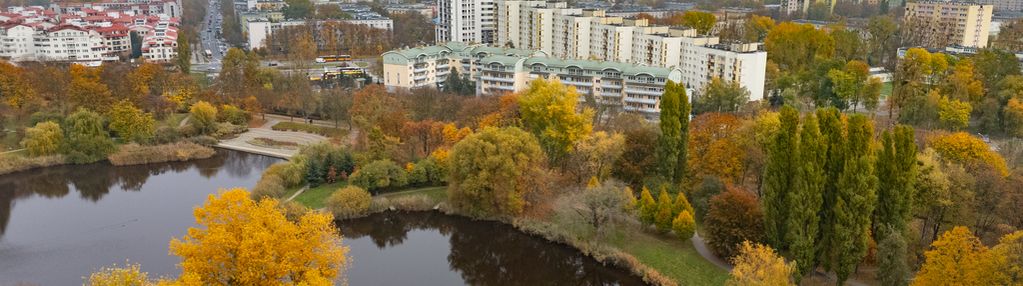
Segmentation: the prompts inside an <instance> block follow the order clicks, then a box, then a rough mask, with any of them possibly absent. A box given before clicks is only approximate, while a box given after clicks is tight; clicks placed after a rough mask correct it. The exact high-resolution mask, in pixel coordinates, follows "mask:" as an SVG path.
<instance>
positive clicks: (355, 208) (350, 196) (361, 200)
mask: <svg viewBox="0 0 1023 286" xmlns="http://www.w3.org/2000/svg"><path fill="white" fill-rule="evenodd" d="M372 201H373V197H372V196H371V195H370V194H369V192H367V191H366V190H365V189H363V188H360V187H356V186H346V187H343V188H341V189H338V190H336V191H334V193H333V194H330V196H329V197H327V200H326V202H325V207H326V208H327V210H330V212H331V213H332V214H334V218H337V219H346V218H352V217H355V216H358V215H362V214H365V213H366V212H367V211H369V206H370V203H372Z"/></svg>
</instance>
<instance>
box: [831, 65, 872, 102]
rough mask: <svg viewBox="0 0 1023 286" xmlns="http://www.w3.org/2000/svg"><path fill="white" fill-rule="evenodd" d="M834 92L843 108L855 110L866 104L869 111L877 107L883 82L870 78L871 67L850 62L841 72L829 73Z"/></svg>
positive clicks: (837, 70) (834, 70) (833, 71)
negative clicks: (850, 107)
mask: <svg viewBox="0 0 1023 286" xmlns="http://www.w3.org/2000/svg"><path fill="white" fill-rule="evenodd" d="M828 79H830V80H831V82H832V84H833V87H832V91H833V92H834V93H835V95H837V96H838V99H840V100H841V101H842V106H849V105H851V106H852V109H853V110H856V109H857V107H859V105H860V103H865V104H866V106H867V109H871V110H872V109H873V108H875V107H877V101H878V97H880V94H881V82H880V81H879V80H877V79H875V78H873V77H870V66H868V65H867V63H865V62H862V61H857V60H853V61H849V62H848V63H846V64H845V67H844V68H842V69H841V70H839V69H832V70H830V71H828Z"/></svg>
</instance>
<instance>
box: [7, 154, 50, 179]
mask: <svg viewBox="0 0 1023 286" xmlns="http://www.w3.org/2000/svg"><path fill="white" fill-rule="evenodd" d="M65 163H66V162H65V161H64V156H61V155H52V156H40V157H28V156H25V154H23V152H15V153H8V154H2V155H0V175H4V174H10V173H14V172H20V171H25V170H29V169H34V168H42V167H52V166H57V165H63V164H65Z"/></svg>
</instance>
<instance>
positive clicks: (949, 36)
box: [904, 1, 994, 48]
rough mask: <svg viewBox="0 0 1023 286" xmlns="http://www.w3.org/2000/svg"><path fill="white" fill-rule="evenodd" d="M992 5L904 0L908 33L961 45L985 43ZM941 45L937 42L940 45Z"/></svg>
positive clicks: (980, 46)
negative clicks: (931, 36)
mask: <svg viewBox="0 0 1023 286" xmlns="http://www.w3.org/2000/svg"><path fill="white" fill-rule="evenodd" d="M993 8H994V7H993V6H992V5H981V4H977V3H973V2H961V1H918V2H909V3H906V14H905V20H904V22H906V25H907V26H909V27H911V28H912V29H915V31H912V32H911V33H920V34H921V35H933V36H934V37H938V38H940V39H943V40H947V41H948V42H947V43H940V44H944V45H958V46H964V47H975V48H984V47H987V44H988V43H987V42H988V36H989V32H990V29H991V14H992V11H993ZM944 45H941V46H944Z"/></svg>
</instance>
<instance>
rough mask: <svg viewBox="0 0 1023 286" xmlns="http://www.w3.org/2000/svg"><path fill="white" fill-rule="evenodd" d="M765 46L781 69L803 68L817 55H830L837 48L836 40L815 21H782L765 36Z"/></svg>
mask: <svg viewBox="0 0 1023 286" xmlns="http://www.w3.org/2000/svg"><path fill="white" fill-rule="evenodd" d="M764 49H766V50H767V55H768V57H769V59H770V60H771V61H773V62H775V63H777V64H778V66H779V67H781V68H782V69H785V70H801V69H803V68H805V67H809V66H811V65H812V64H813V62H814V60H815V59H816V58H818V57H820V58H830V57H831V55H833V54H834V52H835V40H834V39H832V38H831V36H830V35H828V33H826V32H824V31H821V30H817V29H815V28H814V27H813V25H810V24H796V23H792V22H783V23H780V24H778V25H776V26H774V28H772V29H771V32H769V33H768V34H767V37H765V38H764Z"/></svg>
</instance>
